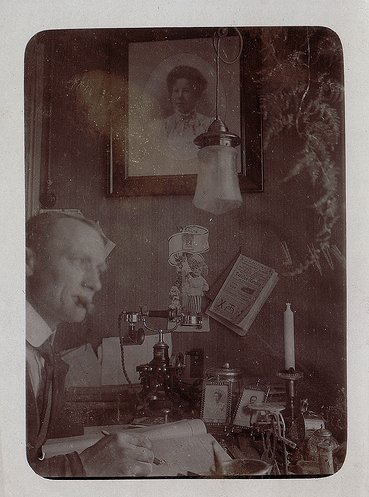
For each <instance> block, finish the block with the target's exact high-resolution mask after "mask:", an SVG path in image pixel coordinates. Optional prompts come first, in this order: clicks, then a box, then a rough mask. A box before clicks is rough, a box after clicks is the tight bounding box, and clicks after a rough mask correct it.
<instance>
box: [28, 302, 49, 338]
mask: <svg viewBox="0 0 369 497" xmlns="http://www.w3.org/2000/svg"><path fill="white" fill-rule="evenodd" d="M54 332H55V330H52V329H51V328H50V327H49V325H48V324H47V323H46V322H45V321H44V320H43V319H42V317H41V316H40V315H39V313H38V312H37V311H36V310H35V309H34V308H33V307H32V306H31V304H30V303H29V302H26V340H27V342H28V343H29V344H30V345H32V347H40V346H41V345H42V344H43V343H44V342H45V341H46V340H47V339H48V338H49V337H50V336H51V335H53V334H54Z"/></svg>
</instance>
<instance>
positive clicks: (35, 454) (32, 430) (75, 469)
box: [26, 344, 86, 477]
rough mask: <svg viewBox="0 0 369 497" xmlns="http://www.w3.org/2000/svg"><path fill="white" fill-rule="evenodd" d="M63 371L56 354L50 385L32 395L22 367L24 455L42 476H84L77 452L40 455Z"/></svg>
mask: <svg viewBox="0 0 369 497" xmlns="http://www.w3.org/2000/svg"><path fill="white" fill-rule="evenodd" d="M27 346H30V345H29V344H27ZM67 372H68V365H67V364H66V363H65V362H64V361H63V360H62V359H61V358H60V357H59V355H56V356H55V358H54V373H53V378H52V385H50V389H49V391H48V393H46V394H45V388H43V389H42V390H43V391H40V394H39V395H38V396H37V398H36V397H35V394H34V391H33V388H32V383H31V379H30V375H29V372H28V369H27V371H26V424H27V427H26V430H27V459H28V462H29V464H30V466H31V468H32V469H33V470H34V471H35V472H36V473H37V474H39V475H40V476H43V477H68V476H75V477H76V476H86V474H85V472H84V469H83V466H82V463H81V459H80V457H79V455H78V454H77V452H73V453H71V454H65V455H64V454H63V455H60V456H55V457H50V458H44V459H43V455H42V446H43V444H44V443H45V441H46V440H47V439H48V438H50V433H51V431H52V426H53V424H54V423H55V422H56V420H57V414H58V412H60V408H61V402H62V399H63V394H64V386H65V377H66V374H67ZM44 387H45V385H44ZM45 398H46V399H47V401H46V402H45V401H44V399H45ZM45 412H46V415H45ZM42 418H43V419H42Z"/></svg>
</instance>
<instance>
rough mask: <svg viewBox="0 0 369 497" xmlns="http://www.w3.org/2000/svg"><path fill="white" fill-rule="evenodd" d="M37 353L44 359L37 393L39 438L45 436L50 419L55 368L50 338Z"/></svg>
mask: <svg viewBox="0 0 369 497" xmlns="http://www.w3.org/2000/svg"><path fill="white" fill-rule="evenodd" d="M38 351H39V353H40V354H41V356H42V357H43V359H44V367H43V368H42V373H41V383H40V389H39V395H38V403H39V409H40V411H39V412H40V432H39V435H41V438H43V437H46V433H47V428H48V425H49V420H50V412H51V403H52V384H53V378H54V370H55V354H54V352H53V349H52V346H51V340H50V339H48V340H46V342H44V343H43V344H42V345H41V347H39V348H38Z"/></svg>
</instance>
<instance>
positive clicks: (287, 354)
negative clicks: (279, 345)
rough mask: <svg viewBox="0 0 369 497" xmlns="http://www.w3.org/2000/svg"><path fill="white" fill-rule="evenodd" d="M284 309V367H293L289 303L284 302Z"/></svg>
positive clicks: (292, 332)
mask: <svg viewBox="0 0 369 497" xmlns="http://www.w3.org/2000/svg"><path fill="white" fill-rule="evenodd" d="M286 306H287V307H286V310H285V311H284V316H283V317H284V367H285V369H286V370H288V369H290V368H293V369H295V330H294V324H293V312H292V310H291V304H289V303H287V304H286Z"/></svg>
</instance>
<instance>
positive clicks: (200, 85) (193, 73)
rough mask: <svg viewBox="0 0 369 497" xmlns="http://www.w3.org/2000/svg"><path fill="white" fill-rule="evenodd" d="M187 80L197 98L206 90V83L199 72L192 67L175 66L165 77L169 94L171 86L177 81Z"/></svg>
mask: <svg viewBox="0 0 369 497" xmlns="http://www.w3.org/2000/svg"><path fill="white" fill-rule="evenodd" d="M182 78H183V79H188V81H190V83H191V85H192V87H193V89H194V91H195V94H196V96H197V97H198V98H199V97H200V96H201V94H202V93H203V92H204V91H205V90H206V88H207V86H208V82H207V81H206V79H205V78H204V76H203V75H202V74H201V72H200V71H199V70H198V69H196V68H195V67H192V66H176V67H174V68H173V69H172V70H171V71H170V73H169V74H168V76H167V87H168V92H169V94H171V93H172V90H173V86H174V84H175V82H176V81H177V79H182Z"/></svg>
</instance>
